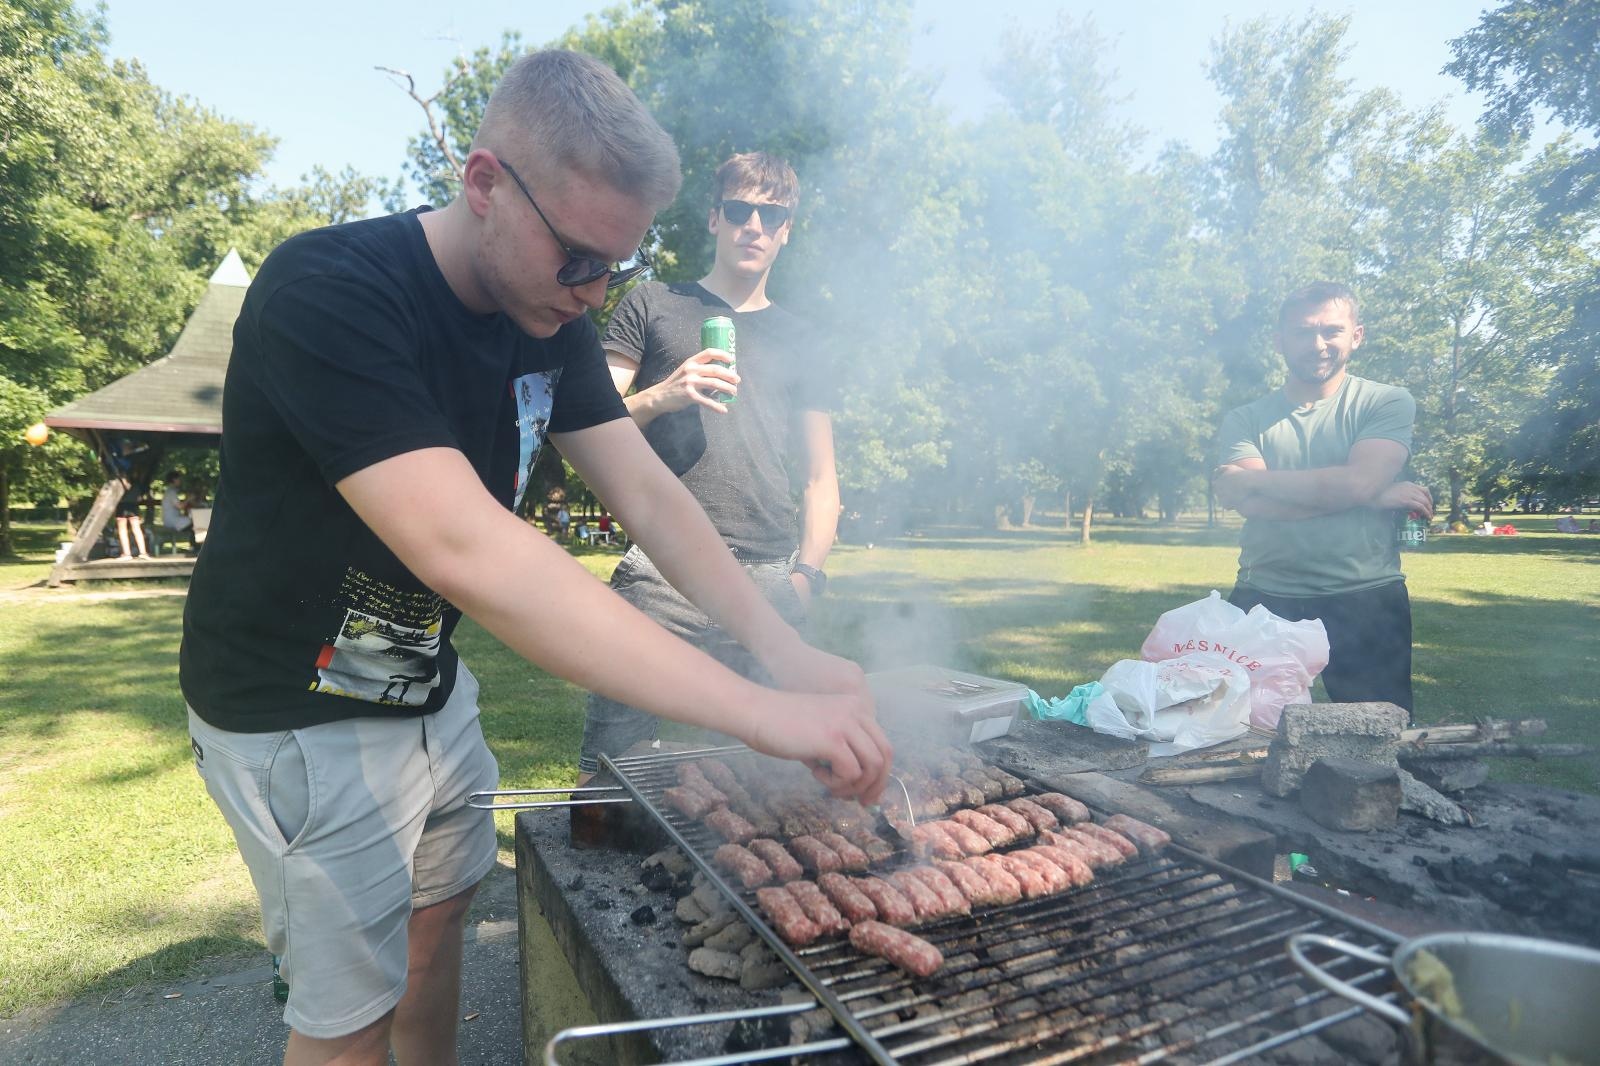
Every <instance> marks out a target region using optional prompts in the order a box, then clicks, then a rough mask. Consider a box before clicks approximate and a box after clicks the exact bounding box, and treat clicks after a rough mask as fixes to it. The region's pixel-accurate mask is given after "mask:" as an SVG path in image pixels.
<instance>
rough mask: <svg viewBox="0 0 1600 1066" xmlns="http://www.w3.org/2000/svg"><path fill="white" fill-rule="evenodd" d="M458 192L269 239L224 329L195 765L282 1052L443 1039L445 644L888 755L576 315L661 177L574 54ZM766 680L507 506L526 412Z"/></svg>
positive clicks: (832, 779)
mask: <svg viewBox="0 0 1600 1066" xmlns="http://www.w3.org/2000/svg"><path fill="white" fill-rule="evenodd" d="M462 169H463V174H462V178H463V181H462V189H461V192H460V195H459V196H458V197H457V198H456V199H455V200H454V201H452V202H451V203H450V204H449V205H448V206H446V207H444V208H443V209H441V210H438V211H432V210H426V209H424V210H421V211H414V212H408V213H406V214H402V215H393V216H390V217H387V218H378V219H370V220H366V221H362V222H354V223H350V224H347V225H342V226H334V227H330V228H327V229H322V230H317V231H313V232H311V233H306V234H301V235H300V236H297V237H295V238H292V239H291V240H289V241H287V242H285V243H284V244H283V245H282V246H280V247H279V248H278V249H277V250H276V251H274V252H273V253H272V255H270V256H269V257H268V258H267V260H266V262H265V263H263V264H262V267H261V270H260V272H259V273H258V275H257V276H256V278H255V280H254V282H253V283H252V284H251V286H250V289H249V292H248V294H247V296H246V299H245V302H244V306H243V308H242V309H241V312H240V315H239V319H238V322H237V323H236V325H235V328H234V349H233V356H232V359H231V361H230V364H229V367H228V373H227V378H226V383H225V386H224V390H223V423H224V429H223V442H222V476H221V481H220V484H219V487H218V490H217V499H216V510H215V514H214V521H213V523H212V526H211V531H210V533H209V534H208V538H207V542H206V546H205V551H204V552H203V553H202V554H201V556H200V558H199V559H198V561H197V565H196V567H195V572H194V576H193V579H192V583H191V586H190V592H189V597H188V601H187V605H186V608H185V614H184V637H183V647H182V652H181V655H180V679H181V683H182V687H183V693H184V697H185V699H186V701H187V703H188V704H189V708H190V710H189V729H190V736H191V742H192V747H193V750H194V757H195V762H196V766H197V768H198V769H199V771H200V774H201V777H202V778H203V780H204V782H205V785H206V789H207V791H208V792H209V793H210V794H211V796H212V798H213V799H214V800H215V801H216V803H217V805H218V807H219V808H220V809H221V811H222V813H223V815H224V817H225V818H226V820H227V821H228V824H229V826H230V827H231V828H232V830H233V832H234V837H235V839H236V841H237V842H238V844H239V849H240V852H241V854H242V855H243V857H244V860H245V864H246V866H247V867H248V869H249V870H250V873H251V877H252V879H253V881H254V882H255V886H256V890H257V892H258V894H259V895H260V898H261V904H262V923H263V926H264V928H265V931H266V935H267V941H268V944H269V946H270V948H271V950H272V951H273V953H274V954H277V955H280V956H282V957H283V972H284V976H285V978H286V979H287V980H288V982H289V997H288V1004H287V1007H286V1009H285V1011H284V1019H285V1021H287V1022H288V1023H289V1024H290V1026H291V1028H292V1032H291V1034H290V1038H289V1043H288V1048H287V1051H286V1053H285V1062H287V1063H310V1062H316V1063H324V1062H330V1063H331V1062H338V1063H372V1064H379V1063H383V1062H386V1061H387V1060H388V1055H389V1053H390V1050H391V1049H392V1050H393V1052H394V1055H395V1057H396V1059H397V1060H398V1061H399V1062H400V1063H402V1064H407V1066H408V1064H414V1063H430V1064H432V1063H443V1064H449V1063H454V1062H455V1061H457V1058H456V1051H455V1033H456V1019H457V1017H459V1012H458V1002H459V993H460V981H461V951H462V928H463V921H464V917H465V913H466V909H467V905H468V902H469V901H470V899H471V897H472V893H473V890H474V888H475V886H476V885H477V883H478V881H479V879H481V878H482V877H483V876H484V874H485V873H486V872H487V871H488V870H489V869H490V867H491V866H492V865H493V864H494V861H495V851H496V848H495V829H494V824H493V820H492V818H491V816H490V815H489V814H488V813H486V812H483V811H480V810H476V809H474V808H470V807H468V806H466V799H467V797H468V795H469V794H470V793H472V792H473V791H476V790H481V789H488V788H493V787H494V785H495V783H496V780H497V776H498V769H497V767H496V764H495V760H494V757H493V755H492V754H490V752H489V750H488V748H487V747H486V746H485V744H484V739H483V732H482V730H481V728H480V727H479V723H478V708H477V683H476V681H475V680H474V679H473V677H472V675H471V674H470V673H469V672H468V671H467V669H466V668H465V666H463V665H462V664H461V663H460V661H459V659H458V657H457V656H456V654H455V651H454V650H453V648H452V647H451V643H450V641H451V634H452V631H453V630H454V627H455V625H456V623H457V622H458V621H459V619H460V616H461V615H462V614H463V613H464V614H467V615H470V616H471V617H472V618H473V619H475V620H476V621H477V622H478V623H479V624H481V625H482V626H483V627H484V628H485V629H487V630H489V631H490V632H492V633H493V634H494V635H495V636H496V637H498V638H499V639H500V640H501V641H503V642H504V643H505V644H506V645H507V646H509V647H510V648H512V649H513V650H515V651H517V652H518V653H519V654H521V655H523V656H525V657H526V658H527V659H529V660H530V661H532V662H534V663H537V664H538V665H540V666H542V667H544V668H546V669H548V670H550V671H551V672H553V673H555V674H557V675H559V676H561V677H564V678H568V679H570V680H572V681H575V682H576V683H578V684H580V685H582V686H583V687H585V688H587V689H590V690H592V691H598V692H603V693H605V694H607V695H608V696H611V697H612V698H615V699H618V700H623V701H626V702H628V703H630V704H634V705H637V706H641V707H645V708H647V709H649V710H650V711H652V712H653V713H656V714H660V715H663V716H665V717H668V718H673V719H677V720H680V721H684V722H687V723H690V724H693V725H698V726H702V727H706V728H710V729H715V730H718V731H721V732H725V733H730V734H732V735H734V736H736V737H738V738H740V739H741V740H744V741H746V742H748V743H749V744H750V745H751V746H752V747H755V748H757V749H759V750H761V751H764V752H767V753H769V754H772V755H776V756H780V757H785V758H792V759H798V760H802V761H804V762H806V763H807V764H808V765H810V766H811V767H812V768H813V773H815V774H816V775H817V776H818V778H819V779H821V780H822V781H823V782H824V783H825V784H827V785H828V786H829V787H830V788H832V789H834V790H835V791H837V792H838V793H840V794H843V795H855V796H860V797H862V798H864V799H871V798H873V797H874V796H876V795H877V794H878V793H879V792H880V791H881V789H882V783H883V780H884V775H885V774H886V773H887V770H888V763H889V759H890V757H891V756H890V752H889V750H888V745H887V742H886V741H885V740H884V738H883V735H882V733H881V732H880V731H879V730H878V728H877V726H876V725H875V724H874V723H873V721H872V708H871V701H870V698H869V696H868V695H867V692H866V686H865V678H864V676H863V675H862V674H861V671H860V669H859V668H858V667H856V666H855V665H854V664H851V663H846V662H844V661H843V660H840V659H836V658H834V657H832V656H829V655H825V654H823V653H821V652H818V651H816V650H815V649H812V648H810V647H809V646H807V645H806V644H805V643H804V641H803V640H802V639H801V638H800V636H799V634H798V633H797V632H796V631H795V629H794V628H793V627H792V626H790V625H788V624H787V623H785V622H784V621H783V619H782V618H781V617H780V616H779V615H778V613H777V612H775V611H774V610H773V609H772V608H771V607H770V606H769V605H768V603H767V602H766V600H765V599H764V598H763V597H762V596H761V594H760V593H759V591H757V589H756V588H755V586H754V585H752V584H751V582H750V581H749V580H748V579H747V578H746V577H745V575H744V571H743V570H742V569H741V568H740V567H739V565H738V563H737V562H736V561H735V560H734V559H733V558H731V557H730V556H729V554H728V552H727V551H726V549H725V548H724V547H723V544H722V541H721V539H720V538H719V537H718V536H717V533H716V530H715V529H714V528H713V527H712V525H711V524H710V522H709V521H707V519H706V517H705V514H704V512H703V511H702V510H701V509H700V507H699V505H698V504H697V503H696V502H695V500H694V498H693V497H692V496H691V495H690V494H689V493H688V492H687V491H686V490H685V489H684V488H683V486H682V485H681V484H680V483H679V482H678V480H677V479H676V478H674V477H673V476H672V474H671V472H670V471H668V470H667V469H666V467H664V466H663V465H662V464H661V462H660V460H659V459H657V458H656V456H655V455H654V453H653V452H652V451H651V450H650V448H649V445H648V444H646V443H645V441H644V438H643V436H642V435H641V434H640V432H639V429H638V427H637V426H636V425H635V424H634V422H633V421H632V420H630V419H629V418H628V417H627V409H626V407H624V405H623V404H622V401H621V400H620V398H619V397H618V396H617V393H616V389H615V387H614V386H613V385H612V383H611V380H610V376H609V373H608V371H607V366H606V362H605V356H604V353H603V351H602V349H601V347H600V343H599V338H598V336H597V335H596V332H595V329H594V326H593V325H592V324H591V323H590V321H589V320H588V318H587V317H585V312H586V311H588V310H590V309H592V308H596V307H599V306H600V305H601V303H602V302H603V301H604V299H605V294H606V290H607V287H608V286H609V285H611V284H613V283H615V282H616V281H618V280H620V279H622V278H624V277H626V276H627V274H628V271H629V270H630V269H631V266H629V265H624V264H625V263H626V261H629V260H630V258H633V259H634V260H636V261H635V262H634V263H633V265H640V264H639V262H637V260H638V259H640V258H642V257H638V256H636V253H635V249H637V248H638V247H639V245H640V242H641V241H642V240H643V238H644V235H645V232H646V229H647V228H648V226H649V225H650V223H651V220H652V218H653V216H654V214H655V212H656V211H657V210H659V209H660V208H661V207H663V206H665V205H666V204H668V203H670V202H671V201H672V199H673V197H674V196H675V195H676V193H677V190H678V185H679V182H680V180H681V179H680V175H679V169H678V158H677V152H676V150H675V149H674V148H673V146H672V143H671V141H670V140H669V139H668V138H667V136H666V134H665V133H664V132H663V131H662V130H661V128H660V127H659V126H658V125H656V123H655V122H654V120H653V119H651V118H650V116H649V115H648V114H647V113H646V112H645V110H644V109H643V107H642V106H641V105H640V104H639V102H638V100H637V99H635V98H634V96H633V94H632V93H631V92H629V90H628V89H627V87H626V86H624V85H623V84H622V82H621V81H620V80H619V79H618V78H617V77H616V75H615V74H614V73H613V72H612V71H610V70H609V69H608V68H606V67H605V66H603V65H602V64H600V63H598V62H596V61H595V60H592V59H588V58H586V57H582V56H579V55H577V54H575V53H568V52H541V53H536V54H533V55H530V56H526V57H524V58H523V59H521V60H519V61H518V62H517V63H516V64H514V65H513V66H512V68H511V69H510V70H509V71H508V72H507V74H506V76H505V78H504V80H503V81H502V82H501V84H500V86H499V87H498V88H497V89H496V90H495V92H494V94H493V96H492V97H491V99H490V101H489V104H488V106H487V108H486V110H485V113H484V118H483V123H482V125H481V126H480V128H479V130H478V133H477V136H476V138H475V139H474V142H473V146H472V150H471V152H470V154H469V155H468V156H467V157H466V159H465V160H464V161H463V166H462ZM547 433H548V434H549V436H550V439H551V440H552V441H553V442H554V443H555V444H556V445H557V446H558V447H560V449H561V451H562V453H563V455H564V456H565V457H566V458H567V459H568V460H569V461H570V462H571V463H572V465H573V466H574V467H575V468H576V469H577V470H578V471H579V472H580V473H581V474H582V476H583V477H584V479H585V480H586V481H587V483H588V484H589V485H590V486H591V487H592V488H593V489H594V490H595V492H596V493H597V494H598V495H599V496H600V497H601V498H602V499H603V500H604V501H605V502H606V504H607V506H608V508H609V510H610V511H611V512H612V513H614V514H616V515H617V517H618V518H619V519H620V520H621V521H622V522H624V523H626V525H627V527H628V530H629V532H630V533H631V534H632V535H633V536H634V537H635V538H636V539H637V540H638V542H639V543H641V544H643V545H644V546H645V548H646V549H647V550H648V551H650V552H651V554H652V556H653V557H654V558H655V559H656V560H657V561H658V562H659V563H660V565H661V567H662V570H663V571H664V572H665V573H667V575H668V576H669V577H670V578H671V580H672V581H673V582H674V583H675V584H677V585H678V586H679V587H680V588H682V589H684V590H685V592H686V593H687V594H688V595H689V596H690V597H691V598H692V599H693V600H694V601H695V602H696V603H698V604H700V605H701V606H702V607H703V608H704V609H705V611H706V612H707V613H708V614H709V615H710V616H711V617H714V618H716V619H717V620H718V622H719V623H720V624H721V625H722V626H724V627H725V628H726V629H727V630H728V632H730V633H732V634H734V635H735V636H736V637H737V638H738V639H739V640H740V641H742V642H743V643H744V644H745V645H746V646H747V647H749V648H750V649H752V651H753V652H754V654H755V655H756V656H757V657H758V658H759V659H760V661H761V663H762V664H763V666H764V667H765V668H766V669H767V670H768V672H769V673H770V675H771V676H772V678H773V679H774V681H775V683H776V684H777V685H778V686H780V688H781V689H787V690H788V691H781V690H780V688H764V687H761V686H758V685H755V684H752V683H751V682H749V681H747V680H746V679H744V678H742V677H740V676H738V675H737V674H735V673H733V672H732V671H730V670H728V669H726V668H725V667H722V666H721V665H719V664H718V663H716V662H715V661H714V660H713V659H711V658H710V657H709V656H706V655H704V654H703V653H701V652H698V651H696V650H695V649H693V648H691V647H689V646H688V645H686V644H683V643H682V642H681V641H679V640H677V639H676V638H674V637H673V636H672V635H670V634H669V633H667V632H666V631H665V630H663V629H662V628H661V627H660V626H658V625H656V624H654V623H652V622H651V621H650V620H649V619H648V618H646V617H645V616H644V615H643V614H641V613H640V612H638V611H637V610H635V609H634V608H632V607H630V606H629V605H628V604H626V603H624V602H623V601H622V600H621V599H620V598H618V597H617V596H615V595H613V594H612V593H611V592H609V591H608V590H607V589H606V588H605V586H603V585H601V584H600V583H599V582H597V581H595V580H594V579H593V578H592V577H591V576H590V575H589V574H588V572H587V571H585V570H584V569H583V568H582V567H581V566H579V565H578V563H577V562H576V561H575V560H573V559H572V558H571V557H570V556H569V555H567V553H566V552H565V551H563V550H562V549H560V548H559V547H557V546H556V545H555V544H554V543H553V542H552V541H551V540H549V539H548V538H546V537H544V536H543V535H542V534H540V533H538V532H537V531H536V530H535V529H534V528H533V526H532V525H530V524H529V523H528V522H527V521H526V509H527V506H528V504H529V502H530V501H529V496H530V495H531V494H530V493H528V492H527V486H528V480H529V474H530V472H531V470H532V468H533V464H534V461H535V459H536V457H537V455H538V452H539V448H540V446H541V444H542V443H543V440H544V437H545V435H546V434H547Z"/></svg>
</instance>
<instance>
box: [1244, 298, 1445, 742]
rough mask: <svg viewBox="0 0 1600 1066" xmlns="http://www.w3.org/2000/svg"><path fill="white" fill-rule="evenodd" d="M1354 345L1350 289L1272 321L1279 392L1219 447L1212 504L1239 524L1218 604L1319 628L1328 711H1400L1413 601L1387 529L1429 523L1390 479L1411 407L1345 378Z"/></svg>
mask: <svg viewBox="0 0 1600 1066" xmlns="http://www.w3.org/2000/svg"><path fill="white" fill-rule="evenodd" d="M1364 339H1365V328H1364V327H1363V326H1362V324H1361V310H1360V307H1359V305H1358V304H1357V302H1356V296H1355V293H1353V292H1352V291H1351V290H1350V288H1349V287H1348V286H1345V285H1340V284H1336V283H1332V282H1318V283H1317V284H1314V285H1309V286H1307V287H1306V288H1304V289H1301V290H1299V291H1298V292H1295V293H1294V294H1292V295H1291V296H1289V298H1288V299H1286V300H1285V301H1284V302H1283V306H1282V308H1281V309H1280V311H1279V313H1278V326H1277V330H1276V332H1275V334H1274V340H1275V343H1276V346H1277V349H1278V352H1279V354H1280V355H1282V356H1283V360H1284V364H1285V365H1286V366H1287V368H1288V377H1287V379H1286V380H1285V382H1284V385H1283V387H1282V388H1281V389H1277V390H1275V391H1274V392H1271V393H1269V394H1268V395H1266V396H1263V397H1262V398H1260V399H1259V400H1256V401H1254V402H1252V403H1249V404H1246V405H1245V406H1243V407H1238V408H1235V409H1234V410H1232V411H1229V412H1228V413H1227V415H1226V416H1224V418H1223V420H1222V428H1221V430H1220V432H1219V434H1218V440H1217V444H1218V460H1219V463H1220V465H1219V466H1218V467H1217V469H1216V472H1215V473H1214V474H1213V477H1212V483H1213V485H1214V486H1215V490H1216V494H1217V500H1218V502H1220V503H1221V504H1222V505H1223V506H1224V507H1229V508H1232V509H1233V510H1236V511H1238V512H1239V513H1241V514H1243V515H1244V516H1245V524H1244V532H1243V534H1242V535H1241V536H1240V551H1239V575H1238V580H1237V583H1236V584H1235V586H1234V589H1233V593H1232V595H1230V596H1229V597H1228V599H1229V601H1230V602H1231V603H1233V604H1234V605H1235V606H1237V607H1239V608H1241V609H1243V610H1249V609H1250V608H1251V607H1254V606H1255V605H1256V604H1258V603H1259V604H1264V605H1265V606H1266V608H1267V609H1268V610H1269V611H1271V612H1272V613H1273V614H1275V615H1278V616H1279V617H1280V618H1285V619H1288V620H1290V621H1300V620H1302V619H1306V618H1320V619H1321V620H1322V624H1323V626H1324V627H1326V629H1327V631H1328V666H1327V668H1326V669H1324V670H1323V672H1322V682H1323V686H1324V687H1325V688H1326V689H1327V691H1328V696H1329V698H1330V699H1332V700H1334V701H1335V702H1338V703H1360V702H1365V701H1368V700H1386V701H1388V702H1390V703H1393V704H1396V705H1398V706H1400V707H1403V708H1405V710H1406V713H1407V714H1409V713H1410V712H1411V710H1412V693H1411V598H1410V596H1409V595H1408V593H1407V591H1406V581H1405V575H1404V574H1403V573H1401V571H1400V551H1399V541H1398V539H1397V527H1398V524H1399V522H1400V521H1402V520H1404V518H1405V516H1406V514H1407V513H1408V512H1417V513H1419V514H1421V515H1422V516H1423V517H1424V518H1427V519H1431V518H1432V517H1433V496H1432V494H1430V493H1429V492H1428V490H1427V489H1426V488H1424V487H1423V486H1422V485H1419V484H1417V483H1416V482H1413V481H1401V480H1398V479H1399V477H1400V473H1401V471H1402V470H1404V469H1405V466H1406V462H1407V460H1408V459H1409V457H1410V454H1411V432H1412V423H1413V421H1414V419H1415V417H1416V404H1415V402H1414V401H1413V400H1412V398H1411V394H1410V393H1409V392H1407V391H1406V390H1405V389H1403V388H1400V387H1398V386H1395V385H1383V384H1380V383H1378V382H1376V381H1369V380H1367V379H1366V378H1360V377H1356V376H1355V375H1353V374H1350V373H1348V372H1347V370H1346V367H1347V365H1348V363H1349V361H1350V356H1351V354H1352V353H1354V352H1355V351H1356V349H1357V348H1359V347H1360V346H1361V342H1362V341H1363V340H1364Z"/></svg>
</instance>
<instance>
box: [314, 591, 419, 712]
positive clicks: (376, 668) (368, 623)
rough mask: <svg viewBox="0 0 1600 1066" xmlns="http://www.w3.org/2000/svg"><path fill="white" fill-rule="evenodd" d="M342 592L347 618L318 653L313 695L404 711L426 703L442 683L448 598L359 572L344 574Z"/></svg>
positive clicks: (345, 616)
mask: <svg viewBox="0 0 1600 1066" xmlns="http://www.w3.org/2000/svg"><path fill="white" fill-rule="evenodd" d="M340 593H341V598H342V599H343V600H344V601H345V604H346V606H345V614H344V620H343V622H341V623H340V626H339V633H338V635H337V636H335V637H334V639H333V641H332V643H329V644H324V645H323V646H322V650H321V652H320V653H319V654H318V655H317V678H316V680H315V681H313V682H312V683H311V691H313V692H325V693H329V694H331V695H336V696H348V697H350V698H352V699H358V700H367V701H368V702H371V703H381V704H396V705H399V706H403V707H420V706H422V705H423V704H424V703H426V702H427V700H428V696H429V694H430V693H431V692H432V691H433V690H434V689H435V688H437V687H438V685H439V667H438V656H439V635H440V631H441V628H442V626H441V621H442V619H443V616H444V600H443V599H441V598H440V597H439V595H438V594H437V593H434V592H430V591H426V590H424V591H418V592H402V591H401V590H400V589H397V588H395V587H394V586H393V585H390V584H389V583H388V582H385V581H381V580H378V579H376V578H373V577H371V576H370V575H368V574H364V573H361V572H359V571H356V570H348V571H346V572H345V577H344V582H343V585H342V587H341V588H340Z"/></svg>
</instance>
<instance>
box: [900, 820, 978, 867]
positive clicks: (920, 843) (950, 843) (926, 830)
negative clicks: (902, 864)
mask: <svg viewBox="0 0 1600 1066" xmlns="http://www.w3.org/2000/svg"><path fill="white" fill-rule="evenodd" d="M942 825H943V823H942V822H923V823H922V824H921V825H917V826H912V828H911V850H912V851H913V852H914V853H916V854H917V855H920V856H923V857H927V856H929V855H936V856H938V857H939V858H941V859H959V858H961V856H962V855H963V854H965V853H964V852H963V851H962V850H961V845H960V844H957V843H956V842H955V841H954V840H951V839H950V838H949V837H948V836H947V835H945V832H944V829H943V828H942Z"/></svg>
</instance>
